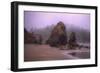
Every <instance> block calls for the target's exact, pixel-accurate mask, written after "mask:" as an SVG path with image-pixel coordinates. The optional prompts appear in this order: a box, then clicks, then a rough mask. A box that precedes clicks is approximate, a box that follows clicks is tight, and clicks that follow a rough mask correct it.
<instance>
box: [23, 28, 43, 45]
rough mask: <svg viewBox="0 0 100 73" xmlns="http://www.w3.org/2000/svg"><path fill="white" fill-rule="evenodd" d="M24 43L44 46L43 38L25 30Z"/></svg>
mask: <svg viewBox="0 0 100 73" xmlns="http://www.w3.org/2000/svg"><path fill="white" fill-rule="evenodd" d="M24 43H28V44H29V43H33V44H42V36H41V35H39V34H34V33H33V32H32V33H30V32H28V31H27V30H26V29H24Z"/></svg>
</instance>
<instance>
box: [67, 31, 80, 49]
mask: <svg viewBox="0 0 100 73" xmlns="http://www.w3.org/2000/svg"><path fill="white" fill-rule="evenodd" d="M77 46H78V44H77V41H76V34H75V32H72V33H71V35H70V37H69V41H68V47H69V49H75V48H76V47H77Z"/></svg>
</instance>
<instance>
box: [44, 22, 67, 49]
mask: <svg viewBox="0 0 100 73" xmlns="http://www.w3.org/2000/svg"><path fill="white" fill-rule="evenodd" d="M46 43H47V44H49V45H50V46H54V47H57V46H60V45H66V44H67V33H66V27H65V25H64V23H63V22H61V21H60V22H58V23H57V25H56V26H55V27H54V28H53V30H52V32H51V34H50V37H49V38H48V40H47V41H46Z"/></svg>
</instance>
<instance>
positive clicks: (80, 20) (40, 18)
mask: <svg viewBox="0 0 100 73" xmlns="http://www.w3.org/2000/svg"><path fill="white" fill-rule="evenodd" d="M59 21H62V22H63V23H64V24H65V25H66V27H67V26H68V27H73V26H75V27H78V28H81V29H86V30H89V29H90V15H89V14H78V13H56V12H34V11H24V24H25V28H26V29H27V30H28V31H29V30H31V29H32V28H33V29H40V28H45V27H47V26H51V25H56V24H57V23H58V22H59Z"/></svg>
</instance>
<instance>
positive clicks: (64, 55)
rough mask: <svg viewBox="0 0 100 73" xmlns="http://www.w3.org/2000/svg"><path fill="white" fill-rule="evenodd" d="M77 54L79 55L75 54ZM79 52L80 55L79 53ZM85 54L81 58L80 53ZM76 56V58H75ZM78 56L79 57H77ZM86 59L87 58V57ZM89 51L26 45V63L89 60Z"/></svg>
mask: <svg viewBox="0 0 100 73" xmlns="http://www.w3.org/2000/svg"><path fill="white" fill-rule="evenodd" d="M73 52H76V53H77V54H73ZM78 52H79V53H78ZM81 52H84V53H85V54H87V53H88V54H87V55H85V54H82V56H80V53H81ZM75 55H76V56H75ZM77 55H78V56H77ZM84 55H85V56H86V57H85V56H84ZM89 57H90V53H89V49H81V50H79V49H78V50H76V49H75V50H67V49H66V50H61V49H60V48H56V47H50V46H49V45H37V44H25V46H24V61H25V62H28V61H44V60H46V61H47V60H71V59H82V58H83V59H85V58H89Z"/></svg>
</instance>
